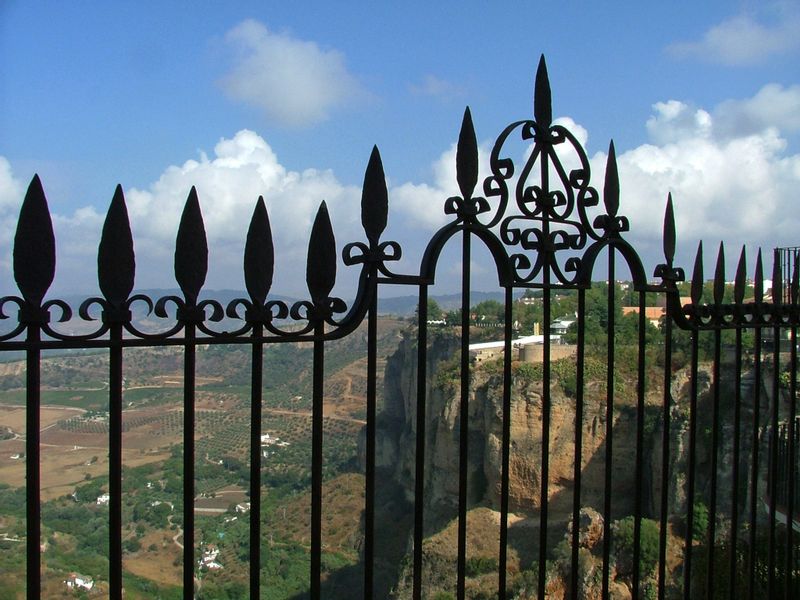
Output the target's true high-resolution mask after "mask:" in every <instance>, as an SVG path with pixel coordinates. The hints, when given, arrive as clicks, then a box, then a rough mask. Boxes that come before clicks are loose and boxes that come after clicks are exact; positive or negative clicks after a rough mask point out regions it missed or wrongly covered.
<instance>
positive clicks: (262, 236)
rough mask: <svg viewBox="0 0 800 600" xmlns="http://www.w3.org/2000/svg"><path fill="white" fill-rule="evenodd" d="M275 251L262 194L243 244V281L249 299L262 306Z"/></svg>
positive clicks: (269, 285)
mask: <svg viewBox="0 0 800 600" xmlns="http://www.w3.org/2000/svg"><path fill="white" fill-rule="evenodd" d="M274 264H275V252H274V247H273V245H272V228H271V227H270V225H269V215H268V213H267V207H266V205H265V204H264V198H263V196H259V197H258V202H256V207H255V209H254V210H253V216H252V217H251V219H250V227H249V228H248V230H247V242H245V246H244V283H245V287H246V288H247V293H248V294H249V295H250V299H251V300H252V301H253V304H255V305H256V306H263V304H264V302H265V301H266V299H267V294H269V290H270V288H271V287H272V276H273V270H274Z"/></svg>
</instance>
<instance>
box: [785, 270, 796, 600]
mask: <svg viewBox="0 0 800 600" xmlns="http://www.w3.org/2000/svg"><path fill="white" fill-rule="evenodd" d="M789 281H792V280H791V279H789ZM793 302H794V301H793ZM794 308H796V307H794ZM790 335H791V345H792V347H791V350H790V358H789V361H790V362H789V367H790V369H789V372H790V373H791V375H790V377H789V425H788V428H789V452H788V455H789V456H788V460H787V461H786V465H787V467H788V471H789V485H788V488H789V489H788V493H787V500H786V567H785V569H786V575H785V577H786V581H785V584H786V589H785V592H784V597H785V598H791V597H792V595H793V592H794V585H793V584H794V561H793V558H792V556H793V551H794V548H793V543H794V542H793V538H794V486H795V478H794V472H795V467H796V463H795V455H796V453H797V446H796V445H795V435H796V433H797V432H796V430H795V418H796V416H797V327H792V328H791V333H790Z"/></svg>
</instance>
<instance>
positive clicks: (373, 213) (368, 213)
mask: <svg viewBox="0 0 800 600" xmlns="http://www.w3.org/2000/svg"><path fill="white" fill-rule="evenodd" d="M388 212H389V194H388V193H387V191H386V176H385V175H384V173H383V162H382V161H381V153H380V152H379V151H378V147H377V146H373V148H372V154H370V156H369V162H368V163H367V170H366V172H365V173H364V187H363V188H362V189H361V224H362V225H363V226H364V232H365V233H366V234H367V239H368V240H369V243H370V244H371V245H373V246H377V245H378V242H379V241H380V238H381V234H382V233H383V230H384V229H386V215H387V214H388Z"/></svg>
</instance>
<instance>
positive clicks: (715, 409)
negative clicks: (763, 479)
mask: <svg viewBox="0 0 800 600" xmlns="http://www.w3.org/2000/svg"><path fill="white" fill-rule="evenodd" d="M721 361H722V330H721V329H719V328H717V329H715V330H714V366H713V368H712V375H711V377H712V382H713V386H714V396H713V405H712V409H711V472H710V474H709V476H710V479H711V492H710V496H709V502H708V504H709V507H708V567H707V568H706V594H707V596H708V597H709V598H713V597H714V584H715V579H714V566H715V565H714V554H715V545H716V538H717V458H718V456H717V455H718V454H719V399H720V386H721V385H722V381H721V379H720V362H721Z"/></svg>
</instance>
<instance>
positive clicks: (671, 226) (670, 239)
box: [664, 193, 675, 265]
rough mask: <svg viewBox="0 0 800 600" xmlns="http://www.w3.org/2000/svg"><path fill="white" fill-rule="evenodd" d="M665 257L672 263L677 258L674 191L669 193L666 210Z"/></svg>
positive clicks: (669, 263)
mask: <svg viewBox="0 0 800 600" xmlns="http://www.w3.org/2000/svg"><path fill="white" fill-rule="evenodd" d="M664 258H665V259H666V260H667V264H668V265H671V264H672V261H673V260H675V212H674V209H673V207H672V193H669V194H667V209H666V210H665V211H664Z"/></svg>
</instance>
